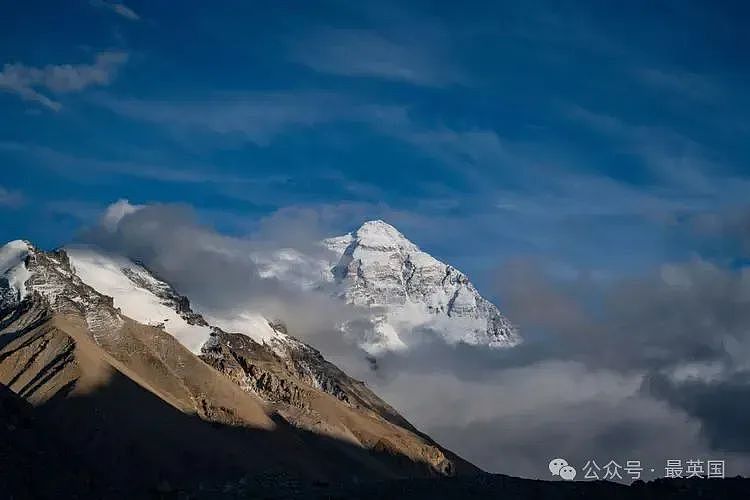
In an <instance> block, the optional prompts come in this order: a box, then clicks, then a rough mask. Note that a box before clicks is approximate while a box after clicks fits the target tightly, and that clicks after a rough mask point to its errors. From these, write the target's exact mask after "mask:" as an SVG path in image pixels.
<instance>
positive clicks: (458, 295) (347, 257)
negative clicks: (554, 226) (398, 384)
mask: <svg viewBox="0 0 750 500" xmlns="http://www.w3.org/2000/svg"><path fill="white" fill-rule="evenodd" d="M322 246H323V247H324V248H325V249H327V251H328V253H329V256H330V257H329V259H327V260H324V261H320V262H319V263H318V266H317V268H316V269H315V270H312V271H311V272H309V273H307V274H306V279H305V280H299V279H296V280H295V278H296V277H297V276H299V275H300V272H299V267H300V265H302V264H303V263H305V262H306V263H308V264H309V263H310V262H314V259H311V258H306V257H304V256H302V255H299V254H298V253H296V254H295V255H296V257H295V259H294V260H293V261H290V260H288V259H287V260H285V259H282V258H281V256H282V255H287V254H288V253H289V252H288V251H279V252H277V254H276V255H277V257H276V258H269V257H268V256H264V257H262V258H261V259H258V264H259V268H260V270H261V273H262V274H263V275H264V276H266V277H272V276H273V277H276V278H278V279H280V280H282V281H288V282H290V283H292V282H294V281H296V284H297V285H300V286H302V287H303V288H308V289H309V288H317V289H318V290H330V291H331V293H332V294H333V295H334V296H337V297H340V298H341V299H343V300H344V301H345V302H347V303H349V304H352V305H353V306H355V307H359V308H364V309H365V310H366V311H369V313H367V316H368V322H369V326H368V325H366V324H365V325H364V326H363V323H362V322H361V321H358V322H356V325H354V324H352V323H349V324H344V325H343V326H342V330H343V331H344V333H345V334H347V335H348V336H350V337H353V338H355V339H358V341H359V343H360V345H361V346H362V347H363V348H364V349H365V350H366V351H368V352H369V353H370V354H378V353H381V352H383V351H388V350H391V351H393V350H396V351H397V350H403V349H407V348H409V347H410V346H412V345H415V344H417V343H419V342H420V341H421V340H423V339H422V338H421V334H423V333H426V332H431V333H435V334H437V335H438V336H440V337H442V338H443V339H444V340H445V341H447V342H448V343H450V344H455V343H458V342H462V343H467V344H472V345H486V346H488V347H490V348H502V347H512V346H514V345H516V344H518V343H520V341H521V338H520V336H519V335H518V332H517V330H516V328H515V327H514V326H513V325H512V324H511V323H510V322H509V321H508V320H507V319H506V318H505V317H504V316H503V315H502V314H501V313H500V311H499V310H498V309H497V307H495V306H494V305H493V304H492V303H490V302H489V301H487V300H486V299H484V298H483V297H482V296H481V295H480V294H479V292H478V291H477V290H476V288H475V287H474V285H473V284H472V283H471V282H470V281H469V279H468V277H467V276H466V275H465V274H463V273H462V272H461V271H459V270H458V269H456V268H455V267H453V266H451V265H448V264H445V263H443V262H441V261H439V260H437V259H436V258H434V257H433V256H431V255H430V254H428V253H426V252H424V251H422V250H420V248H419V247H418V246H417V245H415V244H414V243H412V242H411V241H409V239H408V238H406V236H404V235H403V234H402V233H401V232H400V231H398V229H396V228H395V227H393V226H392V225H390V224H388V223H386V222H384V221H382V220H371V221H367V222H365V223H364V224H362V226H360V227H359V228H358V229H356V230H355V231H352V232H350V233H348V234H345V235H343V236H337V237H333V238H328V239H325V240H323V241H322ZM292 264H293V265H292ZM292 270H294V271H295V272H292ZM315 275H319V276H321V278H320V280H319V281H318V282H317V283H314V282H313V280H312V278H314V277H315Z"/></svg>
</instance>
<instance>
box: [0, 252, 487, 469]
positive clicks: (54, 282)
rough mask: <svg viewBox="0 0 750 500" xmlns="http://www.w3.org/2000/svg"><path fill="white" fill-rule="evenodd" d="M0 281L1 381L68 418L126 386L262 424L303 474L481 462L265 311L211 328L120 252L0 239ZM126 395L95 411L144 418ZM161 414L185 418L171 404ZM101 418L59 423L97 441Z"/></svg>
mask: <svg viewBox="0 0 750 500" xmlns="http://www.w3.org/2000/svg"><path fill="white" fill-rule="evenodd" d="M0 290H2V295H1V297H2V302H1V303H0V384H4V385H7V386H8V387H9V388H10V389H11V390H12V391H13V392H15V393H16V394H17V395H19V396H21V397H22V398H23V399H26V400H27V401H28V402H30V403H32V404H33V405H35V406H38V407H43V408H53V409H54V412H53V413H55V416H56V419H60V420H61V421H62V422H68V423H70V417H69V416H68V412H67V411H63V410H60V409H59V408H62V407H68V406H70V405H73V403H74V402H76V404H82V402H83V401H85V400H86V398H87V397H91V398H98V397H100V394H108V393H109V391H114V393H117V392H118V391H126V392H127V393H128V394H129V395H130V396H128V397H133V398H137V399H138V400H140V399H142V398H146V399H147V400H148V401H149V403H148V404H147V405H146V406H150V405H157V406H158V405H159V404H161V405H166V407H165V408H172V409H176V410H178V412H179V413H181V414H185V415H195V416H197V417H198V418H199V419H200V420H201V421H208V422H213V423H215V424H220V425H222V426H224V425H229V426H231V427H232V428H235V427H238V426H239V427H240V428H244V427H245V426H249V427H250V428H253V429H260V430H263V434H262V436H263V438H262V442H264V443H266V445H267V446H268V447H270V449H267V450H266V451H265V452H264V453H268V455H269V461H270V462H269V464H270V463H271V462H273V463H274V464H277V465H278V464H280V463H283V464H285V465H284V466H283V467H284V468H285V470H286V469H288V470H292V471H297V473H300V474H303V475H304V474H310V473H311V472H310V470H317V472H314V473H313V476H315V475H322V476H324V477H333V476H336V475H338V474H339V472H336V471H337V470H338V469H337V467H339V468H340V469H341V472H340V473H341V474H344V475H346V474H351V473H355V474H362V473H365V474H367V475H369V474H374V476H375V477H378V476H380V477H399V476H404V475H405V476H411V475H444V474H448V475H453V474H461V473H466V472H470V471H471V472H475V471H477V469H476V468H475V467H473V466H471V465H470V464H468V463H467V462H465V461H463V460H461V459H460V458H459V457H457V456H455V455H454V454H452V453H451V452H449V451H447V450H445V449H443V448H441V447H440V446H439V445H437V444H436V443H434V442H433V441H432V440H431V439H429V437H427V436H424V435H423V434H421V433H419V432H418V431H416V429H414V427H413V426H411V424H409V423H408V422H407V421H406V420H405V419H404V418H403V417H401V416H400V415H399V414H398V413H397V412H396V411H395V410H394V409H393V408H391V407H390V406H389V405H387V403H385V402H384V401H382V400H381V399H380V398H378V397H377V396H376V395H375V394H374V393H372V392H371V391H370V390H369V389H368V388H367V387H366V386H365V385H364V384H363V383H362V382H359V381H356V380H354V379H352V378H350V377H348V376H347V375H346V374H345V373H343V372H342V371H341V370H339V369H338V368H337V367H336V366H335V365H333V364H331V363H329V362H328V361H326V360H325V358H324V357H323V356H322V355H321V354H320V353H319V352H318V351H317V350H315V349H314V348H312V347H310V346H308V345H306V344H304V343H303V342H300V341H299V340H297V339H295V338H293V337H292V336H291V335H289V334H288V333H287V332H286V331H285V329H284V327H283V325H279V324H270V323H268V322H266V324H265V325H262V326H263V329H262V331H260V332H252V331H248V332H227V331H225V330H223V329H222V328H220V327H217V326H212V325H211V324H209V322H208V321H207V320H206V319H204V318H203V317H202V316H201V315H199V314H197V313H195V312H194V311H193V310H192V308H191V307H190V303H189V301H188V299H187V298H185V297H181V296H180V295H179V294H177V293H176V292H175V291H174V290H173V289H172V288H171V287H170V286H169V285H168V284H167V283H165V282H163V281H161V280H159V279H158V278H157V277H155V276H154V275H153V274H152V273H150V272H149V271H148V270H147V269H146V268H145V267H143V266H142V265H138V264H136V263H134V262H130V261H127V260H125V259H122V258H121V257H117V256H111V255H108V254H105V253H103V252H100V251H97V250H94V249H91V248H70V249H66V250H57V251H54V252H43V251H40V250H38V249H36V248H34V247H33V246H32V245H31V244H29V243H28V242H13V243H11V244H9V245H6V246H5V247H2V249H0ZM133 316H136V317H135V318H134V317H133ZM199 343H200V346H199V347H197V346H198V345H199ZM113 384H114V385H113ZM144 390H145V392H144ZM71 396H75V397H74V398H73V399H69V397H71ZM101 397H103V396H101ZM122 398H123V396H122V395H119V396H116V397H115V396H112V397H108V398H107V400H106V401H107V403H106V404H103V406H102V408H104V409H102V410H95V412H94V413H92V414H91V415H96V414H97V412H99V411H105V409H107V408H109V410H107V411H111V413H109V414H108V415H109V416H108V417H107V421H106V422H107V425H110V424H109V423H111V422H121V421H123V422H125V423H123V425H126V426H127V428H128V429H131V430H133V429H141V427H140V426H141V425H142V424H134V423H133V422H131V421H130V420H131V419H133V418H136V419H141V418H144V417H143V416H139V415H130V413H131V412H128V411H126V410H124V409H122V408H120V406H121V405H122V404H123V403H122V401H123V399H122ZM159 402H160V403H159ZM97 404H99V403H97ZM139 404H141V403H139ZM144 404H145V403H144ZM90 411H91V410H85V411H84V414H85V415H89V413H88V412H90ZM154 411H156V410H154ZM58 412H59V413H58ZM158 413H159V414H169V415H171V416H169V417H168V418H169V419H174V418H178V417H177V416H176V415H174V414H173V411H172V410H167V409H159V410H158ZM82 418H84V417H82ZM164 418H167V417H166V416H165V417H164ZM83 421H84V422H85V421H86V418H84V420H83ZM180 421H181V420H180ZM78 423H79V424H80V421H78ZM55 425H56V424H55ZM99 425H103V424H97V426H99ZM181 425H182V424H181ZM185 425H187V426H189V427H192V426H195V425H198V424H197V423H193V422H192V421H191V422H189V424H185ZM96 428H98V427H93V428H90V429H87V428H86V426H85V424H84V426H83V427H81V428H79V427H76V426H75V425H74V426H73V427H66V428H65V429H64V433H71V434H76V435H78V434H79V433H83V435H85V436H86V439H89V438H91V435H90V434H88V433H89V432H99V431H96V430H95V429H96ZM111 432H112V433H113V435H116V432H115V431H114V430H112V431H111ZM149 432H152V430H151V429H149ZM169 432H171V431H169ZM169 432H167V433H168V434H169ZM191 432H192V431H191ZM201 432H204V431H201ZM222 432H223V431H222ZM299 433H304V435H309V436H310V437H300V436H302V435H301V434H299ZM295 436H297V437H295ZM313 436H315V438H313ZM323 438H325V439H326V440H328V441H321V439H323ZM112 439H116V438H115V437H112ZM133 439H134V441H133V442H132V443H131V444H130V445H129V446H132V447H135V448H134V450H136V451H134V453H136V454H138V455H140V453H141V451H140V450H141V449H142V447H143V446H146V445H142V444H140V438H136V437H134V438H133ZM154 439H156V440H157V441H158V439H159V438H158V436H154ZM174 439H179V437H178V436H175V437H174ZM300 439H302V441H299V440H300ZM278 440H280V441H279V442H278V443H277V441H278ZM98 442H99V441H96V440H94V441H93V442H92V443H91V446H93V447H96V446H97V445H96V443H98ZM290 442H291V443H293V442H298V444H297V445H294V446H298V447H300V448H299V450H298V451H296V452H292V451H291V449H289V448H288V446H290V444H289V443H290ZM279 443H282V444H279ZM326 443H330V444H326ZM217 445H218V441H217V442H216V443H213V442H211V443H208V444H201V445H200V446H199V448H200V447H203V446H205V447H206V449H209V448H210V449H214V448H215V447H216V446H217ZM266 445H264V446H266ZM149 446H150V445H149ZM195 446H198V445H197V444H187V443H181V444H180V445H179V446H177V447H175V450H178V449H181V448H184V447H188V448H190V449H191V450H193V451H191V452H190V453H194V452H196V451H195V449H194V447H195ZM277 446H278V449H275V447H277ZM321 446H322V447H323V448H321ZM331 447H333V448H335V449H336V450H337V451H336V452H333V451H331V449H329V448H331ZM323 449H326V450H328V451H323ZM269 450H270V451H269ZM356 450H359V451H356ZM99 451H101V450H99ZM120 452H122V450H118V453H120ZM175 452H176V451H175ZM144 453H145V452H144ZM160 453H167V451H162V452H160ZM290 453H292V455H294V458H293V457H291V456H290V455H289V454H290ZM352 453H354V455H352ZM305 457H306V458H305ZM343 457H349V458H348V459H346V460H344V459H343ZM341 460H344V462H345V463H344V462H341ZM302 462H304V464H303V463H302ZM317 462H320V463H317ZM235 465H236V464H235ZM155 466H156V465H155ZM269 466H270V465H269ZM308 469H310V470H308ZM355 471H359V472H355ZM174 474H175V477H177V476H179V475H180V474H178V473H177V472H174ZM182 479H184V480H188V479H186V478H182Z"/></svg>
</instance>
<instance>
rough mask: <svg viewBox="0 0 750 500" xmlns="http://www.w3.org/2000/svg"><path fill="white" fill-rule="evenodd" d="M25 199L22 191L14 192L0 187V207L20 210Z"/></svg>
mask: <svg viewBox="0 0 750 500" xmlns="http://www.w3.org/2000/svg"><path fill="white" fill-rule="evenodd" d="M24 201H25V199H24V196H23V194H21V192H20V191H13V190H9V189H6V188H4V187H3V186H0V207H6V208H18V207H19V206H21V205H23V203H24Z"/></svg>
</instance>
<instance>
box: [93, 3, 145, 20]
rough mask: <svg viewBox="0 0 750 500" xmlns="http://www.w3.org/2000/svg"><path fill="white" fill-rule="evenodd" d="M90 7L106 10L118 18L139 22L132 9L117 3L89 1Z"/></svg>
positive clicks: (138, 17)
mask: <svg viewBox="0 0 750 500" xmlns="http://www.w3.org/2000/svg"><path fill="white" fill-rule="evenodd" d="M91 5H92V6H94V7H98V8H101V9H108V10H111V11H112V12H114V13H115V14H117V15H118V16H121V17H124V18H125V19H129V20H131V21H139V20H140V19H141V16H139V15H138V14H137V13H136V12H135V11H134V10H133V9H131V8H130V7H128V6H127V5H125V4H123V3H118V2H107V1H106V0H91Z"/></svg>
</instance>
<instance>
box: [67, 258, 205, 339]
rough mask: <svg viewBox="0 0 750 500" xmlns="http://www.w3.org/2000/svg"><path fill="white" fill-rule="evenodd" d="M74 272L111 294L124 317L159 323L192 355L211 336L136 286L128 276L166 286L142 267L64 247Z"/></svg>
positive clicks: (108, 294)
mask: <svg viewBox="0 0 750 500" xmlns="http://www.w3.org/2000/svg"><path fill="white" fill-rule="evenodd" d="M65 252H66V253H67V254H68V258H69V259H70V263H71V265H72V266H73V268H74V269H75V273H76V275H77V276H78V277H79V278H80V279H81V281H83V282H84V283H85V284H87V285H88V286H90V287H91V288H93V289H94V290H96V291H98V292H99V293H101V294H103V295H107V296H109V297H112V299H113V301H114V305H115V307H118V308H120V310H121V311H122V313H123V314H124V315H125V316H128V317H130V318H132V319H134V320H136V321H138V322H140V323H143V324H146V325H151V326H160V327H162V328H164V330H165V331H166V332H167V333H169V334H171V335H172V336H173V337H175V338H176V339H177V340H178V341H179V342H180V343H181V344H182V345H184V346H185V347H186V348H188V349H189V350H190V351H191V352H193V353H195V354H200V352H201V347H203V344H205V343H206V341H208V339H209V337H210V335H211V327H209V326H201V325H191V324H189V323H188V322H187V321H186V320H185V319H184V318H183V317H182V316H181V315H180V314H178V312H177V311H176V310H175V309H174V308H173V307H172V306H170V305H169V304H165V302H164V299H162V298H160V297H158V296H157V295H156V294H155V293H153V291H151V290H149V289H148V288H146V287H143V286H139V285H137V284H136V283H135V282H134V280H133V279H132V278H131V277H128V274H126V273H129V274H130V275H131V276H133V277H135V278H137V279H138V280H139V281H141V282H142V283H150V284H151V285H154V286H157V287H168V285H166V284H165V283H163V282H160V281H159V280H157V279H156V278H154V277H153V275H151V273H149V272H148V271H147V270H146V269H144V268H143V267H142V266H139V265H137V264H135V263H134V262H132V261H131V260H129V259H127V258H125V257H121V256H117V255H112V254H108V253H106V252H103V251H101V250H99V249H96V248H93V247H86V246H72V247H67V248H65Z"/></svg>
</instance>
